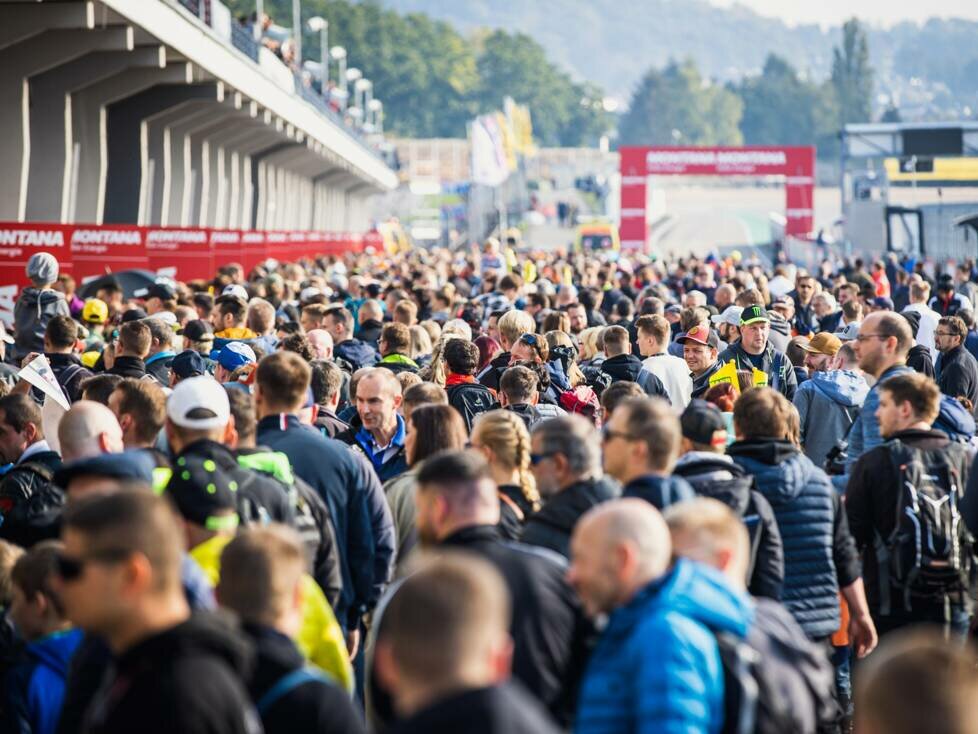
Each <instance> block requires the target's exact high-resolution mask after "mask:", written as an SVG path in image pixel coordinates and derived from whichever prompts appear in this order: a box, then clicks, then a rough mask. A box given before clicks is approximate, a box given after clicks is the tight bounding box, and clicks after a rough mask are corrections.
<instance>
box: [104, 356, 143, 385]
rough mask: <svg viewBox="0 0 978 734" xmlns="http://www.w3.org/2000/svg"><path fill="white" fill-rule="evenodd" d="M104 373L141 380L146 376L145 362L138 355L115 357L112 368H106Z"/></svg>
mask: <svg viewBox="0 0 978 734" xmlns="http://www.w3.org/2000/svg"><path fill="white" fill-rule="evenodd" d="M106 373H107V374H110V375H119V377H132V378H134V379H136V380H141V379H143V378H144V377H145V376H146V363H145V362H144V361H143V360H141V359H140V358H139V357H116V358H115V362H113V363H112V369H110V370H106Z"/></svg>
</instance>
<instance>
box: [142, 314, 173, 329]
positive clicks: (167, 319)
mask: <svg viewBox="0 0 978 734" xmlns="http://www.w3.org/2000/svg"><path fill="white" fill-rule="evenodd" d="M147 318H151V319H159V320H160V321H162V322H163V323H164V324H166V325H167V326H176V325H177V315H176V314H175V313H173V312H172V311H157V312H156V313H154V314H153V315H152V316H149V317H147Z"/></svg>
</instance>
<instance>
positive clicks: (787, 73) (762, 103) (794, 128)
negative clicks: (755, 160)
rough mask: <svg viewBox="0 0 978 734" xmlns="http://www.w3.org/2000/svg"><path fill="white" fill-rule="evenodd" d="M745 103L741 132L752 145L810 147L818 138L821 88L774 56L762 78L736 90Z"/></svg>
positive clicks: (750, 79)
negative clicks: (804, 78) (817, 111)
mask: <svg viewBox="0 0 978 734" xmlns="http://www.w3.org/2000/svg"><path fill="white" fill-rule="evenodd" d="M733 90H734V91H735V92H737V94H739V95H740V97H741V99H742V100H743V102H744V116H743V119H742V120H741V121H740V130H741V132H742V133H743V135H744V141H745V142H746V143H749V144H751V145H811V144H812V143H814V142H815V138H816V107H817V106H818V103H819V100H818V98H819V89H818V87H816V86H815V85H813V84H810V83H808V82H806V81H803V80H802V79H799V77H798V72H797V71H796V70H795V68H794V67H793V66H792V65H791V64H790V63H788V62H787V61H786V60H785V59H783V58H781V57H780V56H776V55H774V54H771V55H770V56H768V57H767V61H765V62H764V70H763V71H762V72H761V74H760V75H759V76H755V77H748V78H747V79H745V80H744V81H743V82H742V83H741V84H740V85H738V86H736V87H734V88H733Z"/></svg>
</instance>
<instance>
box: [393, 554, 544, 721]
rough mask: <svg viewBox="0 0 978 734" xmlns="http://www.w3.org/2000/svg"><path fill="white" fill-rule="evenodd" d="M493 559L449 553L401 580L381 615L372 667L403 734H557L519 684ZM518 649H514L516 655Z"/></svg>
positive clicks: (508, 611) (508, 612) (510, 608)
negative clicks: (512, 682)
mask: <svg viewBox="0 0 978 734" xmlns="http://www.w3.org/2000/svg"><path fill="white" fill-rule="evenodd" d="M516 604H517V602H516V601H515V600H510V598H509V593H508V591H507V583H506V581H505V579H504V578H503V575H501V574H500V572H499V571H498V570H497V569H496V568H494V567H493V564H492V563H490V562H487V561H484V560H480V559H467V558H462V557H456V556H452V555H446V556H441V557H439V558H437V559H434V560H432V561H430V562H429V563H428V564H426V565H425V566H424V567H423V568H422V569H420V570H419V571H417V572H416V573H415V574H413V575H412V576H411V577H409V578H408V579H406V580H405V581H404V583H402V584H401V585H400V586H399V587H398V588H397V592H396V593H395V594H394V596H393V598H391V600H390V602H389V604H388V605H387V608H386V610H385V612H384V621H383V631H382V634H381V635H380V636H379V637H378V640H377V651H376V661H375V666H376V669H377V673H378V676H379V678H380V680H381V681H382V682H383V685H384V686H385V687H386V688H387V689H388V690H389V691H390V692H391V694H392V697H393V703H394V708H395V710H396V712H397V715H398V716H399V717H400V718H401V721H400V723H399V725H398V726H397V727H396V728H395V731H397V732H401V733H402V734H421V733H422V732H424V733H425V734H439V733H446V734H447V733H448V732H458V731H466V732H473V733H474V734H495V733H497V732H498V733H500V734H501V732H510V733H511V734H556V733H557V732H558V731H559V729H558V728H557V727H556V726H554V724H553V722H552V721H551V720H550V718H549V716H548V715H547V713H546V712H545V711H543V710H542V709H541V708H540V705H539V704H538V703H537V702H536V701H535V700H533V699H532V698H530V697H529V696H528V695H527V694H526V693H524V692H523V690H522V689H521V688H520V687H519V686H513V685H509V684H508V683H507V679H508V677H509V674H510V670H511V669H513V668H515V656H514V649H513V640H512V638H511V637H510V633H509V632H508V630H510V629H511V628H512V623H513V622H512V620H513V616H514V607H515V606H516ZM517 654H518V653H517Z"/></svg>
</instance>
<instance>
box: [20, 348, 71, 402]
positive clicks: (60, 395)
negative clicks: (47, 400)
mask: <svg viewBox="0 0 978 734" xmlns="http://www.w3.org/2000/svg"><path fill="white" fill-rule="evenodd" d="M17 377H19V378H21V379H22V380H26V381H27V382H29V383H31V384H32V385H33V386H34V387H36V388H37V389H38V390H40V391H41V392H43V393H44V394H45V395H47V396H50V397H51V399H52V400H54V401H55V402H56V403H57V404H58V405H60V406H61V407H62V408H64V409H65V410H68V409H70V408H71V403H69V402H68V398H67V397H66V396H65V393H64V390H62V389H61V385H59V384H58V378H57V377H55V376H54V371H53V370H52V369H51V364H50V363H49V362H48V358H47V357H45V356H44V355H43V354H39V355H37V356H36V357H35V358H34V359H32V360H31V361H30V362H28V363H27V365H26V366H25V367H24V368H23V369H22V370H21V371H20V372H18V373H17Z"/></svg>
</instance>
